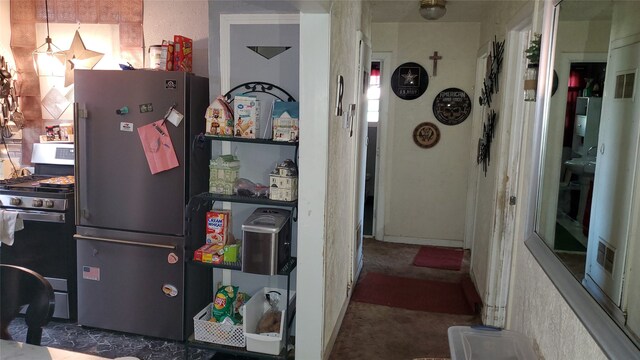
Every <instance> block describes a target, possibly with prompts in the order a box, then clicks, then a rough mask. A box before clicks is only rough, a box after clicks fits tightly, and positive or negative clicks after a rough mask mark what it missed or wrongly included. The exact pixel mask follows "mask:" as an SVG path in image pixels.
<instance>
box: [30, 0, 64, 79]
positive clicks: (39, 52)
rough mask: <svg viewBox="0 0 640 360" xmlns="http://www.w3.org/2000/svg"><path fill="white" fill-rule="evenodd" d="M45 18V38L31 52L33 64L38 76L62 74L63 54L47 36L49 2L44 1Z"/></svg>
mask: <svg viewBox="0 0 640 360" xmlns="http://www.w3.org/2000/svg"><path fill="white" fill-rule="evenodd" d="M44 6H45V13H46V19H47V38H46V39H45V42H44V44H42V45H40V46H39V47H38V48H37V49H35V50H34V51H33V53H32V56H33V66H34V68H35V69H36V74H38V76H62V75H64V65H63V64H64V60H65V58H64V55H63V54H60V53H59V51H60V48H58V47H57V46H56V45H55V44H54V43H53V41H52V40H51V37H50V36H49V3H48V1H47V0H45V2H44Z"/></svg>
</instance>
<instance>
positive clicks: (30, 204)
mask: <svg viewBox="0 0 640 360" xmlns="http://www.w3.org/2000/svg"><path fill="white" fill-rule="evenodd" d="M58 179H60V181H58ZM73 185H74V184H73V180H72V177H71V178H69V177H66V176H51V175H29V176H23V177H19V178H13V179H5V180H1V181H0V207H3V208H15V209H36V210H45V211H46V210H52V211H64V210H66V209H67V208H68V207H69V203H70V202H71V201H73Z"/></svg>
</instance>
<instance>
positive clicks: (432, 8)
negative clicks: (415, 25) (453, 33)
mask: <svg viewBox="0 0 640 360" xmlns="http://www.w3.org/2000/svg"><path fill="white" fill-rule="evenodd" d="M445 5H446V2H445V0H421V1H420V16H422V17H423V18H425V19H427V20H437V19H440V18H441V17H442V16H444V14H446V12H447V8H446V7H445Z"/></svg>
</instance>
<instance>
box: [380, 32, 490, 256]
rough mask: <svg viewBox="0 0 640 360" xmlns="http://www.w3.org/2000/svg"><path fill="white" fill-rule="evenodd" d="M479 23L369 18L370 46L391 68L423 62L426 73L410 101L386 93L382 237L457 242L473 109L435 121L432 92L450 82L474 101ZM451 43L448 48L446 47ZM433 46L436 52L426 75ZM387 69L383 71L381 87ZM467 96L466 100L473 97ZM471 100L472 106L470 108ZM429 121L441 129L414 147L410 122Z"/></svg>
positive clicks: (386, 78) (461, 224) (461, 223)
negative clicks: (453, 120) (386, 54)
mask: <svg viewBox="0 0 640 360" xmlns="http://www.w3.org/2000/svg"><path fill="white" fill-rule="evenodd" d="M479 31H480V24H479V23H450V22H442V23H428V22H423V23H400V24H399V23H376V24H373V51H375V52H382V51H390V52H392V53H393V59H392V63H391V66H390V69H392V71H393V70H395V69H396V68H397V67H398V66H399V65H401V64H403V63H405V62H416V63H418V64H420V65H422V66H423V67H424V68H425V69H426V70H427V73H428V74H429V86H428V88H427V90H426V92H425V93H424V94H423V95H422V96H420V97H419V98H418V99H415V100H403V99H400V98H399V97H397V96H395V94H393V93H390V94H389V115H388V128H387V132H386V134H384V135H385V136H386V139H387V144H388V146H387V149H388V152H387V160H386V169H387V170H386V174H384V176H386V180H385V184H386V187H385V189H384V192H385V195H386V198H385V200H386V201H385V219H384V225H385V237H392V238H393V237H398V238H401V239H402V238H411V241H414V242H421V243H425V244H426V243H428V242H429V240H450V241H454V242H457V243H458V244H459V246H462V241H463V238H464V224H465V206H466V199H467V182H468V174H469V168H468V158H469V152H470V151H471V149H472V148H474V149H475V147H476V145H477V144H472V143H471V142H469V138H470V136H471V127H472V126H471V125H472V120H471V119H472V118H473V115H470V116H469V117H468V118H467V120H465V121H464V122H463V123H461V124H459V125H455V126H448V125H444V124H442V123H440V122H438V120H436V119H435V117H434V115H433V110H432V105H433V99H434V98H435V96H436V95H437V94H438V93H439V92H440V91H442V90H444V89H446V88H449V87H457V88H460V89H463V90H464V91H466V92H467V94H468V95H469V97H470V98H472V99H473V97H474V96H473V86H474V84H473V82H474V79H475V55H476V51H477V48H478V41H479ZM452 44H455V46H452ZM434 51H438V54H439V55H440V56H442V57H443V58H442V60H439V61H438V68H437V75H436V76H433V62H432V61H431V60H429V56H431V55H432V54H433V52H434ZM390 76H391V74H383V78H384V81H385V82H386V84H385V86H386V87H387V88H388V84H389V81H390V80H389V79H390ZM472 101H473V100H472ZM476 106H477V102H475V101H473V105H472V109H473V111H476ZM425 121H428V122H432V123H434V124H435V125H436V126H438V128H439V129H440V134H441V137H440V141H439V142H438V144H437V145H436V146H434V147H433V148H430V149H422V148H420V147H418V146H416V145H415V144H414V142H413V140H412V135H413V130H414V128H415V127H416V126H417V125H418V124H420V123H422V122H425Z"/></svg>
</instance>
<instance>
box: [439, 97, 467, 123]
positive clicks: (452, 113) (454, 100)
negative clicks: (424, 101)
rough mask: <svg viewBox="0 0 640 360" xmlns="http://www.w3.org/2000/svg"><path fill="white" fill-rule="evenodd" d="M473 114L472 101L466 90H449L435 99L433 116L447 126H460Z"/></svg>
mask: <svg viewBox="0 0 640 360" xmlns="http://www.w3.org/2000/svg"><path fill="white" fill-rule="evenodd" d="M470 113H471V99H470V98H469V95H467V93H466V92H464V90H461V89H458V88H448V89H445V90H442V91H441V92H440V93H439V94H438V95H437V96H436V98H435V99H433V115H435V117H436V119H438V121H440V122H441V123H443V124H445V125H458V124H460V123H461V122H463V121H465V119H466V118H467V117H468V116H469V114H470Z"/></svg>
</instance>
